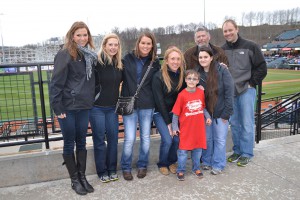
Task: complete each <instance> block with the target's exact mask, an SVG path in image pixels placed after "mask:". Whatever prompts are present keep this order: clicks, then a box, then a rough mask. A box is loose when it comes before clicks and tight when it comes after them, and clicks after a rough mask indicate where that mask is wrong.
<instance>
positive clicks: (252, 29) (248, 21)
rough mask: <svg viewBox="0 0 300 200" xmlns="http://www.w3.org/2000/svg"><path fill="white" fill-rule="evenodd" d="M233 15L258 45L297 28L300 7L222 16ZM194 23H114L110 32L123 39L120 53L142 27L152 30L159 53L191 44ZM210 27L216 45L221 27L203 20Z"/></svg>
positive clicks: (130, 46)
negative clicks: (123, 26)
mask: <svg viewBox="0 0 300 200" xmlns="http://www.w3.org/2000/svg"><path fill="white" fill-rule="evenodd" d="M229 18H231V19H234V20H236V21H237V22H238V25H239V33H240V35H241V36H243V37H244V38H247V39H250V40H253V41H255V42H257V43H258V44H260V45H261V46H262V45H264V44H266V43H269V42H271V41H273V40H274V39H275V37H276V36H278V35H279V34H280V33H282V32H283V31H286V30H294V29H300V8H299V7H297V8H293V9H290V10H278V11H274V12H249V13H242V17H241V19H240V20H238V19H236V18H235V17H231V16H226V17H225V18H224V20H226V19H229ZM198 26H203V24H202V23H201V22H200V23H198V24H196V23H190V24H178V25H171V26H167V27H158V28H154V29H152V30H151V29H149V28H140V29H137V28H135V27H131V28H126V29H125V30H123V31H120V30H119V28H118V27H115V28H114V29H113V30H112V32H114V33H116V34H118V35H119V36H120V38H121V40H122V42H123V49H124V51H123V52H124V53H125V52H127V51H129V50H131V49H133V48H134V45H135V41H136V38H137V37H138V35H139V33H141V32H143V31H152V32H153V33H154V34H155V36H156V38H157V42H158V43H160V46H161V49H162V53H163V52H164V51H165V50H166V48H168V47H169V46H171V45H175V46H177V47H179V48H180V49H181V50H183V51H185V50H186V49H187V48H189V47H191V46H193V45H195V43H194V30H195V29H196V27H198ZM206 27H207V28H208V29H209V30H210V34H211V42H212V43H213V44H216V45H219V46H220V45H222V44H223V43H224V41H225V40H224V37H223V34H222V29H221V28H218V27H217V25H216V24H214V23H211V22H210V23H208V24H206Z"/></svg>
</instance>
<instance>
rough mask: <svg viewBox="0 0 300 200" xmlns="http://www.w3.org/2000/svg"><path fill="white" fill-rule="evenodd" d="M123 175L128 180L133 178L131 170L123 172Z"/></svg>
mask: <svg viewBox="0 0 300 200" xmlns="http://www.w3.org/2000/svg"><path fill="white" fill-rule="evenodd" d="M123 177H124V179H125V180H126V181H131V180H132V179H133V176H132V174H131V172H123Z"/></svg>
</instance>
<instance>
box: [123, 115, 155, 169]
mask: <svg viewBox="0 0 300 200" xmlns="http://www.w3.org/2000/svg"><path fill="white" fill-rule="evenodd" d="M153 110H154V109H135V110H134V111H133V113H132V114H131V115H124V116H123V122H124V133H125V138H124V144H123V152H122V157H121V167H122V170H123V171H126V172H130V171H131V168H132V166H131V163H132V154H133V146H134V142H135V140H136V130H137V123H138V122H139V129H140V148H139V158H138V161H137V168H139V169H146V168H147V166H148V161H149V149H150V132H151V124H152V115H153Z"/></svg>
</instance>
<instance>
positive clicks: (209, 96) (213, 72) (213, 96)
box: [199, 46, 218, 114]
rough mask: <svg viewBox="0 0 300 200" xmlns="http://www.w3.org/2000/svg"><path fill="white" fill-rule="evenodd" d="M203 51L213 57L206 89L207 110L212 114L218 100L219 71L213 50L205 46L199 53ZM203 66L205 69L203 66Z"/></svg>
mask: <svg viewBox="0 0 300 200" xmlns="http://www.w3.org/2000/svg"><path fill="white" fill-rule="evenodd" d="M203 51H204V52H206V53H208V54H209V56H210V57H212V58H213V59H212V61H211V63H210V66H209V71H208V74H207V79H206V89H205V100H206V102H207V104H206V106H207V110H208V112H210V113H211V114H212V113H213V112H214V107H215V105H216V104H217V100H218V71H217V67H216V61H215V59H214V57H213V56H214V55H213V52H212V50H211V49H210V48H208V47H204V46H203V47H201V48H200V51H199V53H200V52H203ZM200 66H201V65H200ZM201 68H202V69H203V67H202V66H201ZM203 70H204V69H203Z"/></svg>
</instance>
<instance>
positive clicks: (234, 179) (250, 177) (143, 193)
mask: <svg viewBox="0 0 300 200" xmlns="http://www.w3.org/2000/svg"><path fill="white" fill-rule="evenodd" d="M188 163H189V164H188V173H187V174H186V180H185V181H181V182H180V181H178V180H177V179H176V176H175V175H173V174H171V175H169V176H163V175H161V174H160V173H159V172H158V170H157V167H156V166H155V165H151V166H149V169H148V174H147V176H146V177H145V178H144V179H138V178H137V177H136V171H135V170H134V171H133V175H134V180H133V181H130V182H128V181H125V180H124V179H123V177H122V175H121V171H119V172H118V174H119V177H120V180H119V181H116V182H110V183H105V184H104V183H101V182H100V181H99V179H98V178H97V176H96V175H91V176H88V177H87V178H88V180H89V181H90V183H91V184H92V185H93V186H94V188H95V192H94V193H90V194H88V195H86V196H79V195H77V194H75V192H74V191H73V190H72V189H71V187H70V180H69V179H63V180H58V181H49V182H43V183H38V184H29V185H22V186H14V187H6V188H0V199H3V200H10V199H28V200H29V199H30V200H35V199H37V200H41V199H42V200H50V199H105V200H106V199H116V200H121V199H130V200H131V199H133V200H135V199H146V200H147V199H153V200H160V199H161V200H165V199H168V200H169V199H300V135H296V136H290V137H285V138H278V139H272V140H265V141H261V142H260V143H259V144H256V145H255V157H254V158H253V159H252V161H251V162H250V163H249V165H248V166H247V167H244V168H243V167H238V166H236V164H231V163H229V164H228V165H227V167H226V170H225V172H224V173H223V174H221V175H217V176H214V175H211V174H210V173H209V171H204V178H203V179H201V180H200V179H197V178H196V177H195V176H194V175H192V174H191V172H190V170H191V164H190V163H191V160H188ZM16 173H17V172H16Z"/></svg>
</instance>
